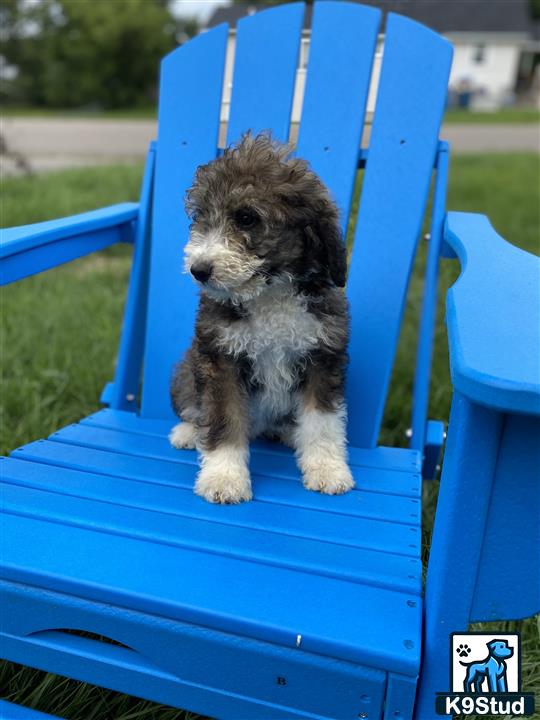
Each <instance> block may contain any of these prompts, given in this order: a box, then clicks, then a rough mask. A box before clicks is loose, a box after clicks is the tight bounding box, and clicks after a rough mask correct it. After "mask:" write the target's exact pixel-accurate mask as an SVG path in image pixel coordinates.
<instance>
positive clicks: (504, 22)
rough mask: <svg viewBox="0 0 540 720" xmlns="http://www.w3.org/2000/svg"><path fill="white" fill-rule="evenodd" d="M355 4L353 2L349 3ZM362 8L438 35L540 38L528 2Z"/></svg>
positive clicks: (256, 6)
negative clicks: (409, 20)
mask: <svg viewBox="0 0 540 720" xmlns="http://www.w3.org/2000/svg"><path fill="white" fill-rule="evenodd" d="M353 1H356V0H353ZM362 2H363V4H364V5H372V6H374V7H379V8H381V10H382V11H383V12H384V13H385V14H386V13H388V12H396V13H400V14H401V15H406V16H408V17H410V18H412V19H413V20H417V21H418V22H421V23H423V24H424V25H427V26H428V27H430V28H433V30H436V31H437V32H440V33H445V34H448V33H463V32H473V33H513V34H515V33H524V34H527V35H530V36H532V37H538V36H539V35H540V32H539V25H540V23H539V22H538V20H533V18H532V16H531V13H530V3H529V0H511V2H510V1H509V0H362ZM273 4H274V3H272V2H259V3H251V4H250V3H245V4H233V5H229V6H225V7H223V6H221V7H218V8H217V9H216V10H215V11H214V13H213V15H212V16H211V17H210V19H209V21H208V23H207V27H209V28H210V27H214V26H215V25H219V24H220V23H224V22H226V23H229V25H230V26H232V27H234V26H236V23H237V22H238V20H240V19H241V18H243V17H244V16H246V15H251V14H253V13H254V12H258V11H260V10H264V9H266V8H268V7H269V6H271V5H273ZM312 11H313V8H312V6H308V7H307V12H306V13H305V17H304V27H305V28H309V27H311V16H312Z"/></svg>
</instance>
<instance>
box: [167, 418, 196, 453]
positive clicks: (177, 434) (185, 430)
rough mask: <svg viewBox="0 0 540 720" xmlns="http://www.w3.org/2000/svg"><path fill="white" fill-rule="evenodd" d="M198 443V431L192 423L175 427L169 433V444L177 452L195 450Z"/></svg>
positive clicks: (183, 423)
mask: <svg viewBox="0 0 540 720" xmlns="http://www.w3.org/2000/svg"><path fill="white" fill-rule="evenodd" d="M196 441H197V429H196V428H195V425H194V424H193V423H190V422H181V423H178V425H175V426H174V427H173V429H172V430H171V432H170V433H169V442H170V443H171V445H172V446H173V447H174V448H176V449H177V450H182V449H184V450H187V449H189V450H193V448H194V447H195V444H196Z"/></svg>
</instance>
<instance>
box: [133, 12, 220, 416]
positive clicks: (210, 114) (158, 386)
mask: <svg viewBox="0 0 540 720" xmlns="http://www.w3.org/2000/svg"><path fill="white" fill-rule="evenodd" d="M226 45H227V26H226V25H221V26H219V27H217V28H214V29H213V30H210V31H209V32H206V33H203V34H201V35H199V36H197V37H196V38H194V39H193V40H192V41H190V42H189V43H185V44H184V45H182V46H181V47H179V48H177V49H176V50H174V51H173V52H172V53H170V54H169V55H167V57H165V58H164V59H163V61H162V63H161V81H160V92H159V112H158V140H157V145H156V170H155V181H154V201H153V206H152V248H151V257H150V267H151V275H150V286H149V288H150V289H149V299H148V311H147V313H148V314H147V319H148V330H147V333H146V340H145V353H144V384H143V389H142V405H141V412H142V414H143V415H144V416H145V417H157V418H172V417H173V411H172V409H171V406H170V401H169V384H170V378H171V373H172V369H173V366H174V365H175V363H176V362H178V360H179V358H180V356H181V355H182V354H183V353H184V352H185V351H186V350H187V348H188V347H189V344H190V341H191V336H192V334H193V324H194V318H195V311H196V307H197V291H196V288H195V284H194V283H193V280H192V278H191V277H190V276H189V274H186V273H184V272H182V270H183V256H182V253H183V247H184V244H185V243H186V241H187V237H188V232H189V219H188V217H187V215H186V213H185V211H184V208H183V201H184V195H185V192H186V190H187V189H188V187H190V185H191V183H192V181H193V176H194V175H195V170H196V168H197V166H198V165H200V164H202V163H206V162H208V161H209V160H212V159H213V158H215V156H216V148H217V143H218V130H219V113H220V107H221V92H222V85H223V68H224V64H225V49H226Z"/></svg>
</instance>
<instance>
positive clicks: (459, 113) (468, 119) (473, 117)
mask: <svg viewBox="0 0 540 720" xmlns="http://www.w3.org/2000/svg"><path fill="white" fill-rule="evenodd" d="M2 114H3V115H4V116H5V117H9V118H17V117H21V118H71V119H74V120H76V119H95V120H100V119H101V120H155V119H156V114H157V109H156V106H155V105H150V106H147V107H139V108H126V109H123V110H101V111H100V110H85V109H84V108H81V109H75V110H73V109H62V108H36V107H17V106H14V107H5V108H3V109H2ZM444 122H445V123H452V124H454V123H467V124H469V123H475V124H487V125H492V124H497V125H499V124H512V123H538V122H540V112H539V111H538V110H536V109H535V108H531V107H509V108H504V109H502V110H493V111H485V112H471V111H470V110H461V109H457V108H454V109H449V110H447V111H446V114H445V116H444Z"/></svg>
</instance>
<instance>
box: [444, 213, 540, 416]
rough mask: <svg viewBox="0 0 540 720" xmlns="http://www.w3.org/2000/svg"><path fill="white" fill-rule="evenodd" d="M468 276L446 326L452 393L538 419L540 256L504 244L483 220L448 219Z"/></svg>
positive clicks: (457, 289)
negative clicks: (533, 415) (453, 389)
mask: <svg viewBox="0 0 540 720" xmlns="http://www.w3.org/2000/svg"><path fill="white" fill-rule="evenodd" d="M445 239H446V242H447V243H448V244H449V245H450V247H451V248H452V249H453V250H454V252H455V253H456V254H457V256H458V257H459V260H460V262H461V265H462V272H461V275H460V277H459V278H458V280H457V281H456V282H455V283H454V285H453V286H452V287H451V288H450V290H449V292H448V299H447V306H446V307H447V311H446V316H447V325H448V336H449V346H450V368H451V373H452V383H453V384H454V387H455V388H456V389H457V390H459V392H461V393H462V394H463V395H466V396H467V397H469V398H470V399H471V400H474V401H475V402H479V403H481V404H483V405H489V406H491V407H495V408H498V409H500V410H508V411H515V412H524V413H533V414H535V415H539V414H540V362H539V358H540V258H538V257H536V256H535V255H531V254H530V253H527V252H525V251H524V250H520V249H519V248H517V247H515V246H514V245H510V243H507V242H505V241H504V240H503V239H502V238H501V237H500V236H499V235H498V234H497V233H496V232H495V230H494V229H493V228H492V226H491V224H490V222H489V220H488V219H487V218H486V217H485V216H484V215H474V214H470V213H456V212H452V213H449V214H448V218H447V221H446V229H445Z"/></svg>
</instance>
